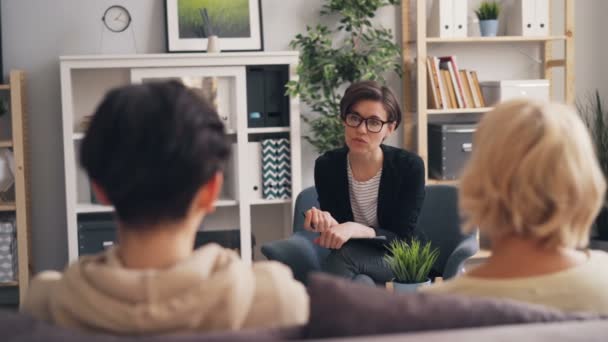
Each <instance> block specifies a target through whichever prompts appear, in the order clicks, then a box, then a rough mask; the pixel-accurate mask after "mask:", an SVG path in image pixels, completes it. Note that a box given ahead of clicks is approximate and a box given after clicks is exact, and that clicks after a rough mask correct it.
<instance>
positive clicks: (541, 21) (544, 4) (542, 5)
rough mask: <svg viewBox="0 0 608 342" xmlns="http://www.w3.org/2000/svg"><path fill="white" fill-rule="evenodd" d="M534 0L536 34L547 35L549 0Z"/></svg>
mask: <svg viewBox="0 0 608 342" xmlns="http://www.w3.org/2000/svg"><path fill="white" fill-rule="evenodd" d="M535 1H536V11H535V15H536V32H535V35H536V36H548V35H549V0H535Z"/></svg>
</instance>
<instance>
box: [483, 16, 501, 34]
mask: <svg viewBox="0 0 608 342" xmlns="http://www.w3.org/2000/svg"><path fill="white" fill-rule="evenodd" d="M479 31H481V36H482V37H496V34H497V33H498V20H496V19H494V20H480V21H479Z"/></svg>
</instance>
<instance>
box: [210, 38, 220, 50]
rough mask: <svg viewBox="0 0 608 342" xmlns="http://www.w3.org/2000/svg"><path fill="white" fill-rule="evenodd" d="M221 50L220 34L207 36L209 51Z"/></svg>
mask: <svg viewBox="0 0 608 342" xmlns="http://www.w3.org/2000/svg"><path fill="white" fill-rule="evenodd" d="M220 51H221V50H220V38H219V37H218V36H209V38H207V52H209V53H218V52H220Z"/></svg>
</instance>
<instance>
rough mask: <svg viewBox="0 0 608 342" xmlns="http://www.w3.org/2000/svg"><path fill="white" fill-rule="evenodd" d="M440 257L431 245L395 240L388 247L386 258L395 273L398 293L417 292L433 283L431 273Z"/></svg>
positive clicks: (394, 284)
mask: <svg viewBox="0 0 608 342" xmlns="http://www.w3.org/2000/svg"><path fill="white" fill-rule="evenodd" d="M438 257H439V250H438V249H436V248H435V249H431V243H430V242H427V243H422V242H420V241H419V240H417V239H412V240H411V241H410V242H409V243H408V242H407V241H404V240H394V241H392V242H391V243H390V244H389V246H388V254H387V255H386V256H385V257H384V259H385V261H386V263H387V265H388V266H389V268H390V269H391V271H392V272H393V275H394V276H395V279H394V280H393V288H394V290H395V291H396V292H409V291H415V290H416V289H417V288H418V287H420V286H422V285H428V284H430V283H431V279H429V273H430V272H431V268H432V267H433V265H434V264H435V261H437V258H438Z"/></svg>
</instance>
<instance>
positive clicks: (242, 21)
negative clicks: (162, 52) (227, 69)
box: [165, 0, 264, 52]
mask: <svg viewBox="0 0 608 342" xmlns="http://www.w3.org/2000/svg"><path fill="white" fill-rule="evenodd" d="M203 12H204V13H205V15H202V13H203ZM203 17H205V18H206V19H205V20H204V19H203ZM165 19H166V36H167V50H168V51H169V52H206V51H207V48H208V43H209V39H208V36H212V35H217V36H218V37H219V40H220V42H219V45H220V46H221V50H222V51H262V50H263V49H264V44H263V34H262V8H261V0H230V1H225V0H165ZM207 20H208V22H205V21H207ZM206 28H207V29H206ZM208 31H211V32H208Z"/></svg>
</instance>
